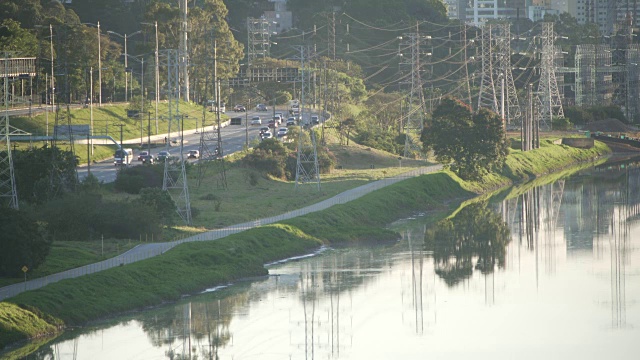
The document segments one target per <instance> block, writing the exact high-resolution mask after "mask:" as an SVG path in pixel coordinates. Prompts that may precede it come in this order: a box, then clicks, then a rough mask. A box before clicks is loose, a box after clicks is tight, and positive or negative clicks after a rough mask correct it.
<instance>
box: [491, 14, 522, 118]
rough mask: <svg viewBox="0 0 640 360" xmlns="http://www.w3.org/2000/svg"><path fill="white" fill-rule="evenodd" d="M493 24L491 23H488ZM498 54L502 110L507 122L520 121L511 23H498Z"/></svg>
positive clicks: (520, 114)
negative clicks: (512, 64)
mask: <svg viewBox="0 0 640 360" xmlns="http://www.w3.org/2000/svg"><path fill="white" fill-rule="evenodd" d="M488 26H491V25H488ZM495 26H496V30H498V34H497V36H496V50H497V52H496V55H497V56H498V68H497V71H498V76H499V78H500V80H501V87H502V89H501V95H500V96H501V98H502V97H504V99H501V101H502V102H503V103H504V104H503V106H501V109H500V110H501V111H502V112H504V114H503V115H504V119H503V121H505V122H506V123H511V122H512V121H513V122H519V121H520V117H521V116H522V113H521V110H520V102H519V101H518V93H517V90H516V85H515V83H514V81H513V74H512V72H511V28H510V24H509V23H504V24H497V25H495Z"/></svg>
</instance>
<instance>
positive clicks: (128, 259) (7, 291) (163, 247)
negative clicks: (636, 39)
mask: <svg viewBox="0 0 640 360" xmlns="http://www.w3.org/2000/svg"><path fill="white" fill-rule="evenodd" d="M441 169H442V165H432V166H427V167H422V168H419V169H416V170H412V171H408V172H406V173H403V174H400V175H397V176H394V177H390V178H385V179H382V180H377V181H372V182H370V183H368V184H365V185H362V186H359V187H357V188H353V189H350V190H347V191H345V192H342V193H340V194H338V195H336V196H334V197H331V198H329V199H326V200H324V201H321V202H318V203H316V204H313V205H309V206H307V207H304V208H301V209H297V210H293V211H289V212H287V213H284V214H281V215H277V216H272V217H269V218H264V219H259V220H255V221H250V222H245V223H242V224H236V225H232V226H228V227H225V228H222V229H216V230H211V231H207V232H203V233H201V234H198V235H193V236H190V237H187V238H184V239H180V240H175V241H170V242H164V243H150V244H142V245H138V246H136V247H134V248H133V249H131V250H129V251H127V252H125V253H123V254H120V255H118V256H116V257H113V258H110V259H107V260H104V261H100V262H97V263H93V264H89V265H85V266H82V267H79V268H75V269H70V270H66V271H63V272H59V273H57V274H53V275H48V276H45V277H42V278H38V279H33V280H29V281H27V282H24V283H18V284H13V285H9V286H5V287H2V288H0V301H2V300H4V299H6V298H10V297H13V296H16V295H18V294H20V293H22V292H24V291H29V290H35V289H39V288H41V287H44V286H47V285H49V284H51V283H55V282H58V281H60V280H64V279H72V278H76V277H80V276H83V275H87V274H93V273H96V272H99V271H102V270H106V269H110V268H113V267H116V266H122V265H125V264H131V263H134V262H136V261H140V260H145V259H148V258H151V257H154V256H157V255H160V254H163V253H164V252H166V251H168V250H170V249H171V248H173V247H175V246H176V245H180V244H182V243H185V242H192V241H210V240H217V239H220V238H223V237H225V236H227V235H231V234H235V233H239V232H242V231H245V230H248V229H251V228H254V227H258V226H262V225H267V224H272V223H276V222H279V221H283V220H287V219H291V218H295V217H298V216H301V215H306V214H309V213H312V212H316V211H320V210H324V209H327V208H329V207H331V206H333V205H337V204H344V203H347V202H349V201H352V200H355V199H357V198H359V197H362V196H363V195H366V194H368V193H370V192H373V191H376V190H378V189H381V188H383V187H385V186H388V185H391V184H395V183H397V182H399V181H402V180H404V179H407V178H411V177H415V176H419V175H424V174H428V173H432V172H435V171H440V170H441Z"/></svg>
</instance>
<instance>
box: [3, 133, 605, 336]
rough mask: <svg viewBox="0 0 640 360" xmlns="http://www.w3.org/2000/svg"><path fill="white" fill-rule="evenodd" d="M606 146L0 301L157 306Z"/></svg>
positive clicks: (384, 234)
mask: <svg viewBox="0 0 640 360" xmlns="http://www.w3.org/2000/svg"><path fill="white" fill-rule="evenodd" d="M606 152H607V148H606V146H604V145H602V144H597V146H596V147H595V148H593V149H590V150H579V149H573V148H569V147H567V146H561V145H553V144H552V143H551V142H550V141H549V142H544V143H543V147H542V149H539V150H535V151H530V152H526V153H521V154H518V156H516V157H514V158H512V157H513V155H512V156H510V157H509V159H508V160H507V163H506V167H505V169H504V170H503V172H502V173H501V174H489V175H487V176H485V177H483V179H482V181H479V182H468V181H464V180H462V179H460V178H458V177H457V176H456V175H455V174H453V173H451V172H449V171H441V172H438V173H434V174H429V175H423V176H419V177H415V178H409V179H407V180H405V181H401V182H399V183H396V184H393V185H390V186H388V187H385V188H383V189H381V190H378V191H375V192H373V193H370V194H368V195H365V196H363V197H362V198H359V199H357V200H354V201H351V202H349V203H346V204H342V205H336V206H334V207H331V208H329V209H327V210H324V211H320V212H316V213H312V214H309V215H305V216H301V217H298V218H294V219H290V220H287V221H283V222H282V223H281V224H276V225H269V226H263V227H259V228H254V229H251V230H247V231H245V232H242V233H238V234H235V235H231V236H229V237H226V238H224V239H221V240H218V241H212V242H204V243H186V244H183V245H180V246H178V247H176V248H175V249H174V250H171V251H169V252H167V253H165V254H163V255H161V256H159V257H156V258H152V259H149V260H145V261H141V262H137V263H133V264H129V265H126V266H122V267H118V268H114V269H110V270H106V271H103V272H100V273H96V274H93V275H88V276H84V277H81V278H77V279H71V280H64V281H61V282H58V283H54V284H51V285H49V286H47V287H45V288H42V289H39V290H35V291H30V292H26V293H23V294H20V295H18V296H16V297H14V298H12V299H10V300H9V301H8V302H3V303H0V307H7V306H11V305H9V304H14V305H18V306H20V307H21V308H22V309H26V310H31V311H33V313H34V314H36V313H37V314H41V315H40V316H41V317H40V319H45V320H47V322H49V323H51V324H57V323H60V322H61V323H64V324H66V325H70V324H79V323H83V322H86V321H88V320H92V319H98V318H102V317H106V316H109V315H111V314H114V313H119V312H123V311H128V310H132V309H136V308H141V307H145V306H151V305H157V304H160V303H162V302H165V301H172V300H176V299H177V298H179V297H180V296H181V295H183V294H186V293H193V292H196V291H199V290H202V289H204V288H206V287H209V286H213V285H215V284H224V283H227V282H229V281H233V280H234V279H238V278H241V277H247V276H256V275H264V274H265V270H264V268H263V266H262V265H263V264H264V263H266V262H269V261H273V260H277V259H282V258H286V257H288V256H292V255H296V254H301V253H304V252H308V251H310V250H311V249H313V248H315V247H318V246H320V245H321V244H328V243H329V244H330V243H334V244H335V243H339V242H350V241H363V240H365V239H366V240H370V239H393V238H394V237H395V236H397V235H396V234H395V233H394V232H392V231H390V230H386V229H385V228H384V227H385V226H386V224H388V223H390V222H391V221H393V220H395V219H397V218H400V217H403V216H407V215H409V214H411V213H413V212H415V211H428V212H429V213H431V214H434V215H436V216H435V218H438V217H442V216H444V214H446V213H447V212H449V211H451V210H452V209H454V208H455V207H457V205H458V204H459V203H460V202H461V201H463V200H465V199H469V198H471V197H473V196H475V195H477V194H479V193H483V192H486V191H490V190H492V189H496V188H498V187H500V186H504V185H508V184H509V183H512V182H517V181H520V180H524V179H527V178H530V177H533V176H535V175H536V174H537V173H538V172H539V173H548V172H551V171H554V170H558V169H559V168H562V167H566V166H569V165H570V164H572V163H575V162H579V161H589V160H591V159H595V158H597V157H599V156H601V155H603V154H605V153H606ZM514 155H516V154H514ZM166 269H171V271H166ZM86 304H91V306H86ZM54 319H56V320H54ZM2 322H6V319H5V320H2ZM25 326H26V325H25ZM7 331H9V332H10V334H11V335H10V337H11V339H16V338H20V337H22V338H28V337H31V336H32V334H33V331H29V330H28V329H22V328H21V327H20V326H18V327H15V326H12V327H9V326H7V325H6V324H3V325H2V332H3V333H4V332H7ZM17 334H19V335H17ZM4 338H5V336H3V337H2V339H4ZM7 338H8V337H7ZM3 341H4V340H3ZM8 343H9V342H4V343H3V344H0V345H2V346H5V345H7V344H8Z"/></svg>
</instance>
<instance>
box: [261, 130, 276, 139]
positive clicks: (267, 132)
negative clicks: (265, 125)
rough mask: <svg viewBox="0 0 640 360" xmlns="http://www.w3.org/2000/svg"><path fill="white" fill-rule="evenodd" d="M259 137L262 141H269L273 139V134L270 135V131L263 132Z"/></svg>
mask: <svg viewBox="0 0 640 360" xmlns="http://www.w3.org/2000/svg"><path fill="white" fill-rule="evenodd" d="M260 137H261V138H262V140H264V139H271V138H272V137H273V134H272V133H271V131H265V132H263V133H262V134H261V135H260Z"/></svg>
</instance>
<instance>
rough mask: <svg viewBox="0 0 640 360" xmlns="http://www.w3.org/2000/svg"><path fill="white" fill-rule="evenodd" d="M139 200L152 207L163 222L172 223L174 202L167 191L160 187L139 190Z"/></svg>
mask: <svg viewBox="0 0 640 360" xmlns="http://www.w3.org/2000/svg"><path fill="white" fill-rule="evenodd" d="M140 202H142V203H143V204H146V205H147V206H149V207H150V208H151V209H153V210H154V211H155V212H156V213H157V215H158V217H159V218H160V219H161V220H162V222H163V223H165V224H172V223H173V219H175V215H176V204H175V203H174V202H173V200H172V199H171V195H169V193H168V192H166V191H164V190H162V189H160V188H144V189H142V190H140Z"/></svg>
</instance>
